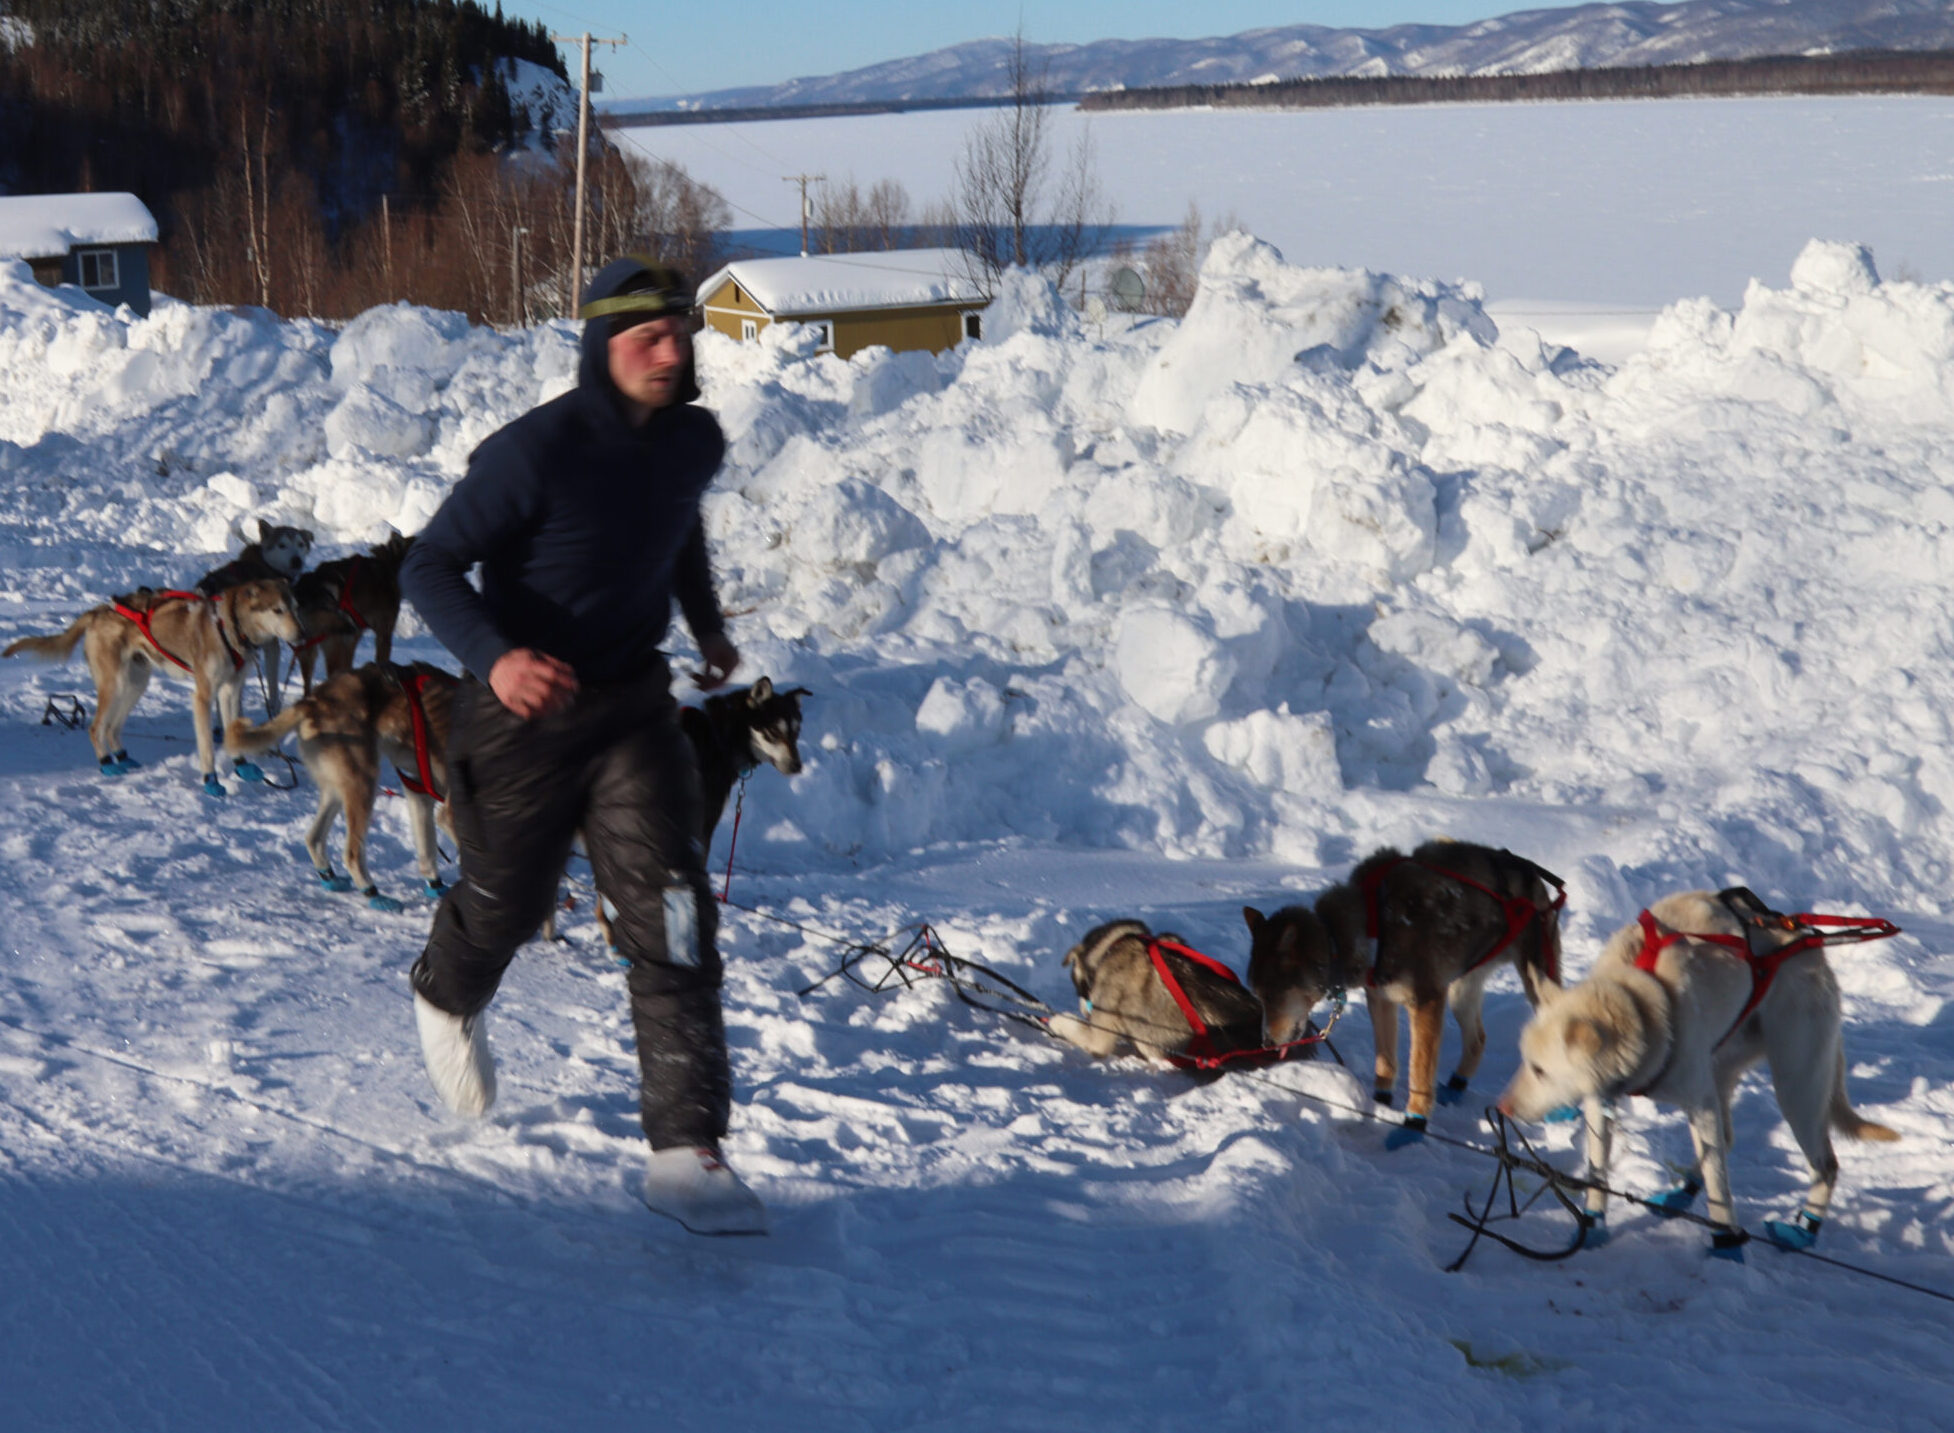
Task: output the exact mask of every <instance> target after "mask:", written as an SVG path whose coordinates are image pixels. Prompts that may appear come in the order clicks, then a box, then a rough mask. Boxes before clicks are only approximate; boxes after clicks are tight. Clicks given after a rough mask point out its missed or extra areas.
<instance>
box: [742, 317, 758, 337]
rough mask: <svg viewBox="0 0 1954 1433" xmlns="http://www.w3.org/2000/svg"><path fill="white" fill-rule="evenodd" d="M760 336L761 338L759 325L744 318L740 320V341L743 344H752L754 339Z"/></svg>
mask: <svg viewBox="0 0 1954 1433" xmlns="http://www.w3.org/2000/svg"><path fill="white" fill-rule="evenodd" d="M759 336H760V325H759V324H757V323H755V322H754V321H753V320H752V319H750V318H743V319H741V320H740V341H741V342H742V343H751V342H753V340H754V339H756V338H758V337H759Z"/></svg>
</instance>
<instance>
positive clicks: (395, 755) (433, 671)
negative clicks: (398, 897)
mask: <svg viewBox="0 0 1954 1433" xmlns="http://www.w3.org/2000/svg"><path fill="white" fill-rule="evenodd" d="M417 679H418V680H417ZM459 685H460V679H459V678H456V677H453V676H450V675H449V674H448V673H446V672H444V671H442V670H441V669H440V668H439V667H431V666H429V665H428V664H427V663H425V662H416V663H414V664H413V665H412V666H409V667H396V666H393V665H392V664H390V663H384V662H370V663H368V664H367V665H366V666H364V667H360V668H359V669H357V670H356V671H351V672H341V673H340V674H339V675H338V676H335V677H329V678H328V679H327V680H325V681H324V682H321V683H320V684H319V687H318V690H316V691H314V692H312V693H310V694H309V695H307V696H303V697H300V698H299V699H298V700H297V701H296V702H294V703H292V705H291V706H290V707H289V708H287V709H286V710H285V711H284V712H283V713H281V714H280V715H278V716H276V717H274V718H272V719H271V720H270V721H268V722H264V723H263V724H261V725H258V726H253V725H252V724H251V723H249V722H247V721H243V720H237V721H233V722H232V723H231V724H230V726H229V727H228V728H227V729H226V731H225V734H224V748H225V750H227V751H229V752H231V753H232V754H233V755H234V756H247V755H256V754H257V753H259V752H263V751H269V750H271V748H272V747H274V746H276V745H278V743H279V742H281V741H283V740H284V739H285V737H286V736H287V735H288V734H290V733H291V732H293V731H296V732H298V734H299V757H300V759H301V760H303V761H304V762H305V770H306V774H307V775H308V776H310V777H311V778H312V784H313V785H314V786H316V787H317V788H318V790H319V807H318V811H317V812H316V813H315V814H314V816H313V818H312V826H311V828H310V829H309V830H308V831H307V832H306V834H305V850H306V854H307V855H309V856H311V858H312V868H313V870H314V871H316V872H317V873H318V876H319V879H320V881H321V882H322V883H323V884H324V885H326V886H327V887H328V888H329V889H333V890H344V889H346V888H347V883H346V881H345V879H344V878H343V877H340V876H337V875H335V874H334V872H333V869H332V858H331V857H330V856H328V855H327V854H326V835H327V833H328V832H330V831H331V830H332V823H333V818H334V817H335V816H337V815H339V814H341V813H342V812H343V813H344V814H345V817H346V869H347V871H348V872H350V873H351V876H352V882H353V883H355V884H357V886H358V889H359V891H360V893H361V894H362V895H364V896H366V898H367V899H368V901H370V902H373V903H376V904H383V905H384V906H386V907H389V908H390V907H392V906H393V905H394V904H395V903H394V902H392V901H390V900H388V898H386V897H384V896H382V895H381V894H380V890H379V887H378V886H376V885H375V884H374V882H373V878H372V876H370V875H369V874H368V873H367V869H366V831H367V825H368V823H369V822H370V821H371V820H372V819H373V802H374V798H375V797H376V796H377V795H378V794H379V789H380V761H381V758H383V757H384V758H385V759H386V760H388V761H390V762H392V763H393V764H394V766H395V768H396V769H397V770H398V771H399V772H400V773H401V775H402V777H403V778H405V780H406V783H407V784H406V790H405V793H404V794H405V795H406V798H407V809H408V812H409V819H410V823H411V825H412V828H413V832H414V854H415V858H416V860H417V862H418V864H419V867H420V872H421V878H422V880H423V881H425V882H426V883H427V889H428V891H429V893H430V894H435V895H438V894H439V893H440V891H441V889H442V886H441V868H440V865H439V863H438V861H437V853H436V849H435V842H434V823H435V820H436V812H435V806H436V803H437V800H438V801H439V802H440V803H441V806H440V812H439V819H440V821H441V825H442V827H443V829H444V830H446V831H447V832H448V834H449V836H450V838H451V839H452V837H453V835H454V829H453V826H452V823H451V820H450V817H449V815H448V808H447V805H446V798H447V794H448V764H447V750H448V732H449V729H450V720H451V713H452V706H453V701H454V693H455V688H456V687H457V686H459ZM416 700H418V701H419V703H420V707H421V712H422V717H423V721H424V723H425V727H424V731H425V746H426V755H427V769H428V774H429V775H430V776H431V777H432V781H431V782H430V783H429V785H430V787H431V791H428V792H420V791H416V790H415V789H414V787H415V786H417V785H419V784H420V781H419V772H420V758H419V755H418V754H417V752H416V750H415V744H414V713H413V707H414V703H415V701H416Z"/></svg>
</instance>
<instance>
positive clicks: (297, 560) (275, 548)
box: [116, 518, 312, 716]
mask: <svg viewBox="0 0 1954 1433" xmlns="http://www.w3.org/2000/svg"><path fill="white" fill-rule="evenodd" d="M257 523H258V540H257V541H256V542H252V543H246V544H245V546H244V548H243V550H242V551H240V552H239V553H238V555H237V556H236V557H234V558H232V559H231V560H230V561H229V562H227V563H225V564H224V565H223V566H222V567H219V568H217V569H215V570H213V571H210V572H206V573H205V574H204V575H203V576H202V577H199V578H198V579H197V591H199V592H201V593H202V594H203V595H204V596H206V597H215V596H216V595H217V594H218V593H220V592H222V591H224V590H225V589H226V588H230V587H235V586H237V585H238V584H239V583H240V582H259V581H264V580H267V579H271V578H276V579H278V580H279V581H282V582H296V581H298V576H299V574H300V573H301V572H303V571H305V560H306V558H308V557H310V556H311V555H312V529H311V528H309V527H284V526H281V525H278V524H274V523H268V522H266V521H265V520H264V519H263V518H259V519H257ZM148 592H149V589H148V588H143V589H141V590H140V591H139V592H138V593H136V594H134V596H135V599H136V600H137V601H141V599H142V598H143V596H144V595H145V594H147V593H148ZM116 600H117V601H118V602H126V601H128V600H129V599H126V598H121V597H118V598H117V599H116ZM258 655H259V656H260V657H261V658H262V659H263V661H264V664H265V707H266V711H267V713H268V714H269V715H271V716H277V715H278V702H279V673H278V643H277V641H276V640H273V641H270V642H265V643H261V644H260V645H259V647H258Z"/></svg>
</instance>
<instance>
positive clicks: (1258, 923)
mask: <svg viewBox="0 0 1954 1433" xmlns="http://www.w3.org/2000/svg"><path fill="white" fill-rule="evenodd" d="M1268 919H1269V918H1268V917H1267V916H1265V915H1263V914H1262V912H1260V911H1258V910H1257V909H1255V907H1254V906H1243V907H1242V920H1243V921H1244V922H1246V923H1247V925H1248V934H1249V938H1250V939H1251V940H1252V939H1254V938H1255V937H1257V936H1259V935H1261V934H1262V927H1263V926H1264V925H1266V924H1267V923H1268Z"/></svg>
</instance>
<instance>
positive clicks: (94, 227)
mask: <svg viewBox="0 0 1954 1433" xmlns="http://www.w3.org/2000/svg"><path fill="white" fill-rule="evenodd" d="M155 242H156V217H155V216H154V215H153V214H151V213H150V212H149V208H148V206H147V205H145V204H144V203H143V202H142V200H140V199H138V198H137V197H136V196H135V195H133V194H14V195H5V196H0V259H47V258H52V257H53V256H55V255H56V254H65V253H67V252H68V251H69V250H70V249H72V248H74V247H75V245H77V244H153V243H155Z"/></svg>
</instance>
